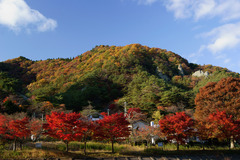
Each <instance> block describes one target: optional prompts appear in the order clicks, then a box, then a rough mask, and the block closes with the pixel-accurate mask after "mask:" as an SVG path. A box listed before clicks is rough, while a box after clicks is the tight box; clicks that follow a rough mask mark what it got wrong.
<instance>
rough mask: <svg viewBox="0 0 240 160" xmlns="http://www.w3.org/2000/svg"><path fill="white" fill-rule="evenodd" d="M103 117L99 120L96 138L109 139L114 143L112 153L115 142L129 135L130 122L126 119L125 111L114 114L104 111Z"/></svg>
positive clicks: (95, 132) (95, 133)
mask: <svg viewBox="0 0 240 160" xmlns="http://www.w3.org/2000/svg"><path fill="white" fill-rule="evenodd" d="M102 115H103V116H104V117H103V119H101V120H98V122H97V124H96V127H95V131H94V138H95V139H101V140H109V141H111V143H112V153H114V145H113V144H114V142H116V141H123V140H125V139H126V137H128V136H129V134H130V132H129V128H128V125H129V122H128V121H127V120H126V119H125V117H124V114H123V113H120V114H118V113H115V114H112V115H107V113H102Z"/></svg>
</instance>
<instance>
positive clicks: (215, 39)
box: [204, 22, 240, 53]
mask: <svg viewBox="0 0 240 160" xmlns="http://www.w3.org/2000/svg"><path fill="white" fill-rule="evenodd" d="M204 36H205V37H209V38H211V42H210V43H209V44H208V45H207V48H208V49H209V50H210V51H211V52H212V53H218V52H221V51H222V50H225V49H232V48H235V47H236V46H238V45H239V44H240V22H239V23H235V24H225V25H223V26H220V27H217V28H214V29H213V30H212V31H210V32H208V33H205V34H204Z"/></svg>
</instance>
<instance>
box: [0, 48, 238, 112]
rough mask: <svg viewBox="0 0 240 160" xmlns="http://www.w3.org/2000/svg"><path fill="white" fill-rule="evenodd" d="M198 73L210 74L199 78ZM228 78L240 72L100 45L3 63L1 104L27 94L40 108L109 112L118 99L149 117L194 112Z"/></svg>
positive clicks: (141, 50)
mask: <svg viewBox="0 0 240 160" xmlns="http://www.w3.org/2000/svg"><path fill="white" fill-rule="evenodd" d="M196 71H202V72H207V73H208V75H207V76H194V75H193V74H194V73H195V72H196ZM229 76H234V77H239V74H238V73H234V72H230V71H229V70H228V69H226V68H221V67H217V66H212V65H204V66H201V65H198V64H194V63H189V62H188V61H187V60H186V59H185V58H182V57H181V56H180V55H178V54H175V53H173V52H171V51H167V50H165V49H160V48H150V47H147V46H142V45H140V44H131V45H126V46H107V45H100V46H96V47H95V48H93V49H92V50H90V51H87V52H85V53H83V54H81V55H79V56H77V57H75V58H74V59H64V58H58V59H48V60H40V61H32V60H29V59H27V58H25V57H18V58H15V59H12V60H7V61H5V62H0V77H1V79H0V102H1V104H0V105H1V106H2V108H4V107H3V102H2V101H3V100H4V99H5V98H6V97H8V96H9V95H16V94H24V95H26V96H27V97H28V98H29V99H30V100H31V103H34V104H35V105H37V104H42V103H45V102H50V103H52V104H53V106H55V107H57V106H61V105H64V106H65V107H66V108H67V109H71V110H74V111H80V110H82V108H83V107H84V106H87V105H88V104H89V102H91V104H92V105H93V106H94V107H95V108H96V109H99V110H104V109H105V108H106V107H107V106H108V105H109V104H111V103H113V102H114V100H115V101H117V105H120V106H123V103H124V102H125V101H126V102H127V104H128V107H139V108H141V109H142V110H145V111H147V112H149V113H150V112H153V111H154V110H156V108H157V106H164V107H168V108H171V107H172V108H174V109H177V110H184V109H192V108H194V98H195V95H196V93H197V92H198V90H199V88H201V87H203V86H204V85H206V84H207V82H210V81H219V80H220V79H221V78H224V77H229ZM27 107H29V106H27V105H26V108H27Z"/></svg>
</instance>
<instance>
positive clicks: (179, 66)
mask: <svg viewBox="0 0 240 160" xmlns="http://www.w3.org/2000/svg"><path fill="white" fill-rule="evenodd" d="M178 70H179V74H180V75H182V76H184V71H183V68H182V65H181V64H179V65H178Z"/></svg>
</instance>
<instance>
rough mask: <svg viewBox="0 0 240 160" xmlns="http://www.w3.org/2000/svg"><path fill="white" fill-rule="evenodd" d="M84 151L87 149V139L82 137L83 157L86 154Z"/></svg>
mask: <svg viewBox="0 0 240 160" xmlns="http://www.w3.org/2000/svg"><path fill="white" fill-rule="evenodd" d="M86 149H87V139H86V137H85V136H84V155H86V154H87V152H86Z"/></svg>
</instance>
